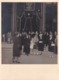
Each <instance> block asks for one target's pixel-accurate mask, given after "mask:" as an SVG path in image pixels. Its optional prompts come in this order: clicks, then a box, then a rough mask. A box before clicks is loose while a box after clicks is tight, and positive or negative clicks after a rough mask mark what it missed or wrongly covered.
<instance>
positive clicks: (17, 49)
mask: <svg viewBox="0 0 59 80" xmlns="http://www.w3.org/2000/svg"><path fill="white" fill-rule="evenodd" d="M21 49H22V48H21V45H20V37H14V39H13V56H14V57H20V55H21Z"/></svg>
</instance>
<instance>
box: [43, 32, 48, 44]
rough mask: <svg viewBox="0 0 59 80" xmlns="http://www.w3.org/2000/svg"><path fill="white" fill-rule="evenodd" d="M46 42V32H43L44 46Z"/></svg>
mask: <svg viewBox="0 0 59 80" xmlns="http://www.w3.org/2000/svg"><path fill="white" fill-rule="evenodd" d="M46 42H47V35H46V32H45V33H44V34H43V43H44V46H46Z"/></svg>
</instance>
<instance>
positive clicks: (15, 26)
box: [11, 3, 17, 36]
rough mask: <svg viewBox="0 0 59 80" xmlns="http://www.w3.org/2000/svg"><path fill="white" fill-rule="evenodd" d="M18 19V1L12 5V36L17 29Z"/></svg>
mask: <svg viewBox="0 0 59 80" xmlns="http://www.w3.org/2000/svg"><path fill="white" fill-rule="evenodd" d="M16 20H17V19H16V3H13V6H12V26H11V28H12V29H11V30H12V36H13V35H14V33H15V32H16V31H17V25H16Z"/></svg>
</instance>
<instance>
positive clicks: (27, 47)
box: [24, 34, 30, 56]
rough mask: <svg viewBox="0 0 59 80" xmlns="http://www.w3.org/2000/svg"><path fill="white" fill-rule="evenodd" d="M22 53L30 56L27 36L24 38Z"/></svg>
mask: <svg viewBox="0 0 59 80" xmlns="http://www.w3.org/2000/svg"><path fill="white" fill-rule="evenodd" d="M24 52H25V54H26V55H27V56H28V55H29V54H30V37H29V36H28V34H27V35H26V38H25V45H24Z"/></svg>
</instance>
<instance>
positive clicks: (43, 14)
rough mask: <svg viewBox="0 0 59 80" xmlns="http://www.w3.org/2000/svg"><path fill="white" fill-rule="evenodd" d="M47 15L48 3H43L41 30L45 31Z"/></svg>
mask: <svg viewBox="0 0 59 80" xmlns="http://www.w3.org/2000/svg"><path fill="white" fill-rule="evenodd" d="M45 15H46V4H45V3H42V4H41V22H40V23H41V25H40V31H41V32H44V31H45Z"/></svg>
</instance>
